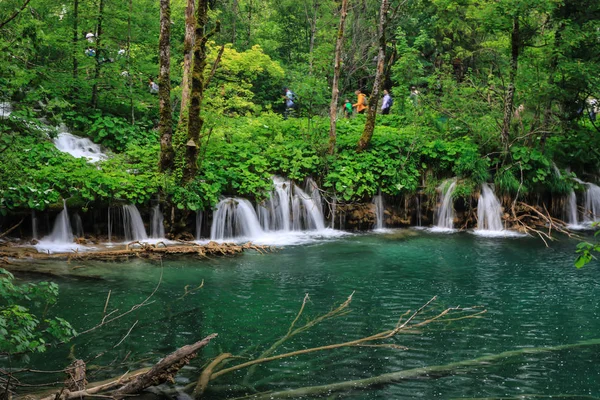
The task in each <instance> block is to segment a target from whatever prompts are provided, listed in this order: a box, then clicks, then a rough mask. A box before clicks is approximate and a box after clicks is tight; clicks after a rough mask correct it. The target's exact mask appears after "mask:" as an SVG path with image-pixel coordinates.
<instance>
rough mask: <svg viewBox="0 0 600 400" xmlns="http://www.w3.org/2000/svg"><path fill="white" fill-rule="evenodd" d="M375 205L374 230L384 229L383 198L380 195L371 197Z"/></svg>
mask: <svg viewBox="0 0 600 400" xmlns="http://www.w3.org/2000/svg"><path fill="white" fill-rule="evenodd" d="M372 203H373V204H374V205H375V217H376V219H375V229H383V228H385V223H384V221H383V218H384V211H385V208H384V206H383V197H382V196H381V194H378V195H376V196H373V202H372Z"/></svg>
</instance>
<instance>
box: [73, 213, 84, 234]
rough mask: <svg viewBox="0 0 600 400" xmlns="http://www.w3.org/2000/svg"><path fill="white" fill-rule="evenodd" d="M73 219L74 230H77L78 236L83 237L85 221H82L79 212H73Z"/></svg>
mask: <svg viewBox="0 0 600 400" xmlns="http://www.w3.org/2000/svg"><path fill="white" fill-rule="evenodd" d="M71 218H72V221H73V226H74V227H75V228H74V232H75V236H77V237H83V236H84V234H83V222H82V221H81V217H80V216H79V214H78V213H75V214H73V216H72V217H71Z"/></svg>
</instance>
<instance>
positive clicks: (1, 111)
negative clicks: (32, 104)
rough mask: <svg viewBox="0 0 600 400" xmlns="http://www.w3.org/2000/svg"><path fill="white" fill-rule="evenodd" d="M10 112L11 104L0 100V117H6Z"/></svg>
mask: <svg viewBox="0 0 600 400" xmlns="http://www.w3.org/2000/svg"><path fill="white" fill-rule="evenodd" d="M11 113H12V105H11V104H10V103H9V102H7V101H1V102H0V118H8V117H9V116H10V114H11Z"/></svg>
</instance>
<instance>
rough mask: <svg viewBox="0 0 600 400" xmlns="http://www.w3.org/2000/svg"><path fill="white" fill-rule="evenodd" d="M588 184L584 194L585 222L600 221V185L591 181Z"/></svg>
mask: <svg viewBox="0 0 600 400" xmlns="http://www.w3.org/2000/svg"><path fill="white" fill-rule="evenodd" d="M586 186H587V190H586V191H585V193H584V195H583V203H584V211H583V222H584V223H585V224H591V223H592V222H596V221H600V187H598V186H597V185H594V184H593V183H589V182H588V183H586Z"/></svg>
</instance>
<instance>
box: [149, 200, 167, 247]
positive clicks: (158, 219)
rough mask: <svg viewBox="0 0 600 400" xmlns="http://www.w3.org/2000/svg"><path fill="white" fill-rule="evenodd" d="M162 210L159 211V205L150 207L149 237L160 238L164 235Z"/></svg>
mask: <svg viewBox="0 0 600 400" xmlns="http://www.w3.org/2000/svg"><path fill="white" fill-rule="evenodd" d="M164 220H165V218H164V217H163V214H162V212H160V206H159V205H158V204H157V205H156V206H154V207H153V208H152V222H151V224H150V232H151V235H150V237H151V238H154V239H160V238H164V237H165V225H164V224H163V221H164Z"/></svg>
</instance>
